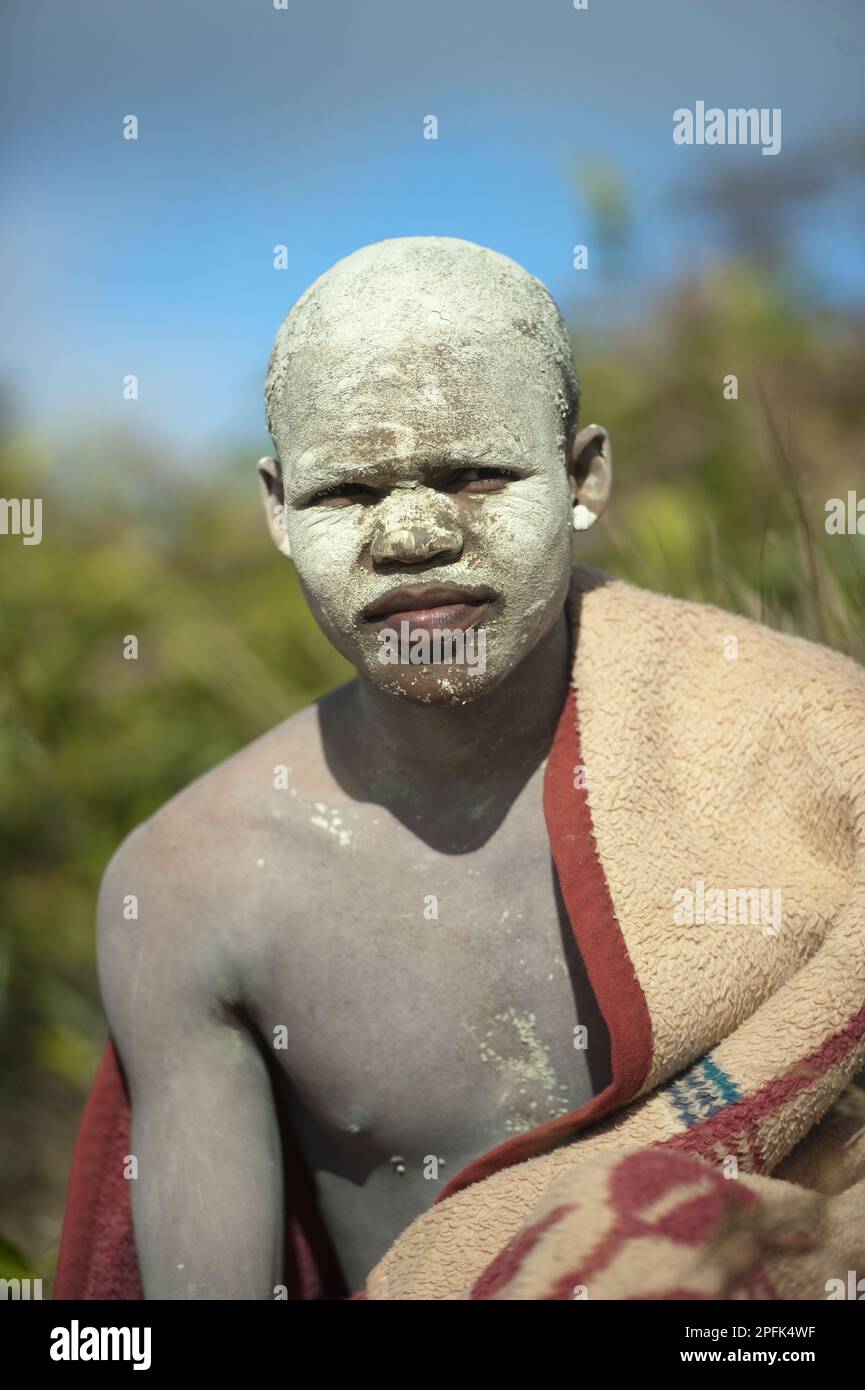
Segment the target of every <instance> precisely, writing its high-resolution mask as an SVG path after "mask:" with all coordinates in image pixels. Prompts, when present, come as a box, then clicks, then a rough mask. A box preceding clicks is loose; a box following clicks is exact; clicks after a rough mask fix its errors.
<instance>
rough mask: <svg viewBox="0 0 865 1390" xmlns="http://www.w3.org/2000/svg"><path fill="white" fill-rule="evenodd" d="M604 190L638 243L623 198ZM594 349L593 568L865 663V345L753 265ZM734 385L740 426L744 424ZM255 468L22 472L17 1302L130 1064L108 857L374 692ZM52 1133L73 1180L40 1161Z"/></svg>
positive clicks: (7, 936)
mask: <svg viewBox="0 0 865 1390" xmlns="http://www.w3.org/2000/svg"><path fill="white" fill-rule="evenodd" d="M595 187H596V189H597V196H598V198H599V200H600V215H601V216H602V218H606V219H607V220H608V221H610V220H612V221H614V222H615V223H616V226H617V227H624V226H625V225H626V224H627V216H626V209H624V208H623V207H622V205H621V200H620V196H619V192H618V190H617V188H616V187H615V185H614V184H612V183H610V182H606V183H605V182H604V181H603V179H601V178H600V177H599V176H597V175H596V176H595ZM617 235H618V233H617ZM574 341H575V353H576V359H577V362H578V364H579V365H580V369H581V377H582V384H583V402H584V404H583V420H584V421H585V422H586V423H588V421H590V420H596V419H597V420H601V421H602V422H603V423H604V424H605V425H606V426H607V428H608V429H609V430H610V433H611V436H612V440H613V445H614V461H615V471H616V484H617V491H616V497H615V501H614V505H613V506H612V509H611V512H610V515H609V518H608V519H606V518H605V520H604V521H603V522H602V523H601V525H600V526H599V527H597V528H595V530H594V531H593V532H591V533H588V535H587V536H586V537H585V538H584V540H583V542H582V543H583V544H584V546H585V550H584V555H585V560H586V562H587V563H589V564H593V565H597V566H598V567H600V568H602V569H606V570H608V571H609V572H611V573H614V574H617V575H619V576H621V577H624V578H627V579H630V580H632V581H633V582H635V583H637V584H641V585H644V586H647V587H650V588H654V589H658V590H662V591H665V592H668V593H673V594H678V595H681V596H685V597H690V598H695V599H700V600H703V601H707V602H710V603H716V604H718V605H720V606H722V607H726V608H729V609H732V610H735V611H737V612H741V613H744V614H746V615H748V616H751V617H754V618H757V619H761V620H762V621H764V622H766V623H768V624H770V625H771V626H774V627H777V628H781V629H783V630H785V631H788V632H796V633H800V634H802V635H804V636H806V637H810V638H814V639H817V640H823V641H825V642H827V643H829V644H830V645H833V646H835V647H838V648H840V649H842V650H844V651H847V652H848V653H850V654H851V655H853V656H854V657H856V658H857V659H859V660H865V630H863V621H862V611H863V597H865V536H831V537H830V536H828V535H827V534H826V532H825V527H824V520H825V504H826V501H827V500H828V499H829V498H831V497H845V496H846V493H847V490H848V489H851V488H857V487H858V490H859V494H860V495H863V494H865V469H863V465H862V459H863V433H865V402H863V395H862V389H861V388H862V381H863V377H865V323H863V320H862V318H861V317H858V316H856V315H853V314H851V313H846V314H845V313H841V312H829V311H827V310H825V309H816V308H815V307H814V306H813V305H810V304H808V303H806V302H804V299H803V298H802V297H799V298H797V295H796V292H795V290H794V289H792V288H791V286H790V284H789V283H780V282H779V281H778V280H777V278H775V277H773V276H772V275H771V274H770V273H768V272H767V271H766V270H765V268H761V269H760V270H757V269H756V268H755V264H749V263H748V261H747V260H746V259H738V260H731V261H728V262H726V263H725V264H723V265H719V266H716V267H715V268H714V269H712V270H711V272H710V273H708V274H705V275H703V276H701V278H699V279H697V280H694V281H693V282H691V283H686V284H685V283H683V284H679V285H678V286H677V287H675V288H674V289H673V290H672V291H671V292H670V293H669V294H667V295H665V296H664V297H663V298H662V299H661V300H660V302H656V303H654V304H653V305H652V306H651V309H650V311H648V312H646V313H644V314H643V315H642V316H641V318H640V321H639V322H636V323H633V322H632V323H630V324H628V325H627V326H626V327H623V326H621V324H619V325H617V326H616V327H615V328H614V329H613V330H611V331H610V332H609V334H608V335H607V336H606V337H603V336H602V337H599V336H598V334H597V331H595V332H594V333H593V335H592V337H591V338H585V339H584V338H583V337H581V335H580V333H579V332H575V339H574ZM731 373H732V374H735V375H736V376H737V378H738V392H739V394H738V400H727V399H725V398H724V393H723V380H724V378H725V376H727V375H728V374H731ZM106 460H110V468H109V467H108V466H107V464H106ZM253 463H254V458H252V457H250V460H249V467H248V469H247V468H244V469H243V471H241V470H240V468H239V467H238V466H237V464H236V463H235V462H234V461H232V460H225V461H224V463H222V464H218V463H214V464H212V466H211V470H210V471H209V472H208V473H207V475H206V476H191V475H189V474H188V473H187V474H184V475H183V476H178V475H176V474H174V473H173V472H172V471H171V470H170V469H168V468H166V467H165V466H164V464H162V463H161V462H160V460H159V459H157V458H153V457H150V456H149V455H148V452H147V450H146V449H145V448H144V447H143V446H142V445H141V443H140V441H135V440H133V439H128V438H125V439H124V438H119V437H112V438H106V437H104V436H103V437H97V438H94V439H93V440H92V441H90V442H89V443H88V444H87V446H86V447H85V446H83V445H79V446H67V448H66V451H65V453H64V454H63V455H62V456H61V454H60V453H58V452H56V451H53V450H52V449H51V448H49V447H48V446H47V445H46V443H45V442H44V441H41V440H39V439H37V438H35V437H29V436H26V435H18V436H15V437H12V438H9V439H8V440H7V441H6V443H5V446H4V447H3V451H2V474H0V494H2V495H3V496H5V497H10V496H26V497H33V496H41V497H42V498H43V499H44V513H43V527H44V534H43V542H42V544H41V545H39V546H30V547H26V546H23V545H22V544H21V542H20V541H19V540H17V539H14V538H12V537H4V538H3V539H2V541H0V589H2V603H0V624H2V626H0V653H2V671H3V676H2V684H0V768H2V775H0V824H2V826H3V837H2V875H0V895H2V897H0V924H2V926H0V1030H2V1046H3V1055H4V1059H5V1065H4V1067H3V1072H2V1076H0V1115H2V1117H3V1118H4V1119H5V1120H6V1121H7V1123H6V1124H5V1126H4V1127H3V1138H2V1139H0V1165H2V1168H3V1170H4V1173H5V1177H4V1182H3V1194H4V1195H3V1202H2V1206H0V1230H2V1231H3V1232H4V1234H5V1235H6V1236H7V1237H8V1238H9V1241H11V1242H13V1244H9V1243H4V1244H0V1275H2V1274H4V1273H6V1274H8V1275H9V1276H10V1277H12V1276H14V1275H15V1274H16V1273H18V1274H21V1273H22V1272H29V1273H31V1274H32V1273H42V1272H43V1271H44V1269H45V1264H46V1260H47V1261H48V1264H49V1265H50V1262H51V1258H52V1256H51V1251H50V1250H49V1251H48V1254H47V1255H46V1253H45V1252H46V1249H47V1248H48V1246H49V1245H50V1243H51V1242H50V1240H49V1239H48V1237H47V1236H46V1235H45V1234H44V1232H45V1231H46V1230H48V1229H49V1228H50V1229H51V1230H52V1231H53V1232H54V1233H55V1234H54V1239H56V1228H57V1218H58V1215H59V1211H58V1208H59V1206H60V1205H62V1196H63V1191H64V1187H65V1179H66V1169H65V1166H64V1165H65V1164H67V1163H68V1135H69V1133H70V1131H71V1128H72V1120H71V1119H70V1115H72V1116H74V1117H75V1118H77V1114H78V1112H79V1110H80V1105H81V1101H82V1098H83V1095H84V1093H85V1091H86V1088H87V1086H88V1084H89V1081H90V1078H91V1077H92V1074H93V1071H94V1068H95V1065H96V1061H97V1058H98V1055H99V1052H100V1049H101V1047H102V1044H103V1041H104V1037H105V1024H104V1021H103V1017H102V1013H101V1010H100V1006H99V998H98V988H97V982H96V976H95V966H94V940H93V910H94V902H95V897H96V890H97V885H98V882H99V878H100V875H101V873H102V870H103V868H104V866H105V864H106V862H107V860H108V858H109V857H110V855H111V854H112V852H113V851H114V849H115V848H116V846H117V844H118V843H119V841H120V840H121V839H122V837H123V836H124V835H125V834H126V833H127V832H128V831H129V830H130V829H131V827H133V826H134V825H135V824H137V823H138V822H139V821H141V820H142V819H143V818H144V817H146V816H148V815H150V814H151V813H152V812H153V811H154V810H155V809H156V808H157V807H158V806H159V805H160V804H161V803H162V802H164V801H165V800H166V799H167V798H168V797H170V796H171V795H173V794H174V793H175V792H176V791H178V790H179V789H180V788H181V787H183V786H184V785H185V784H186V783H188V782H189V781H190V780H191V779H192V778H194V777H196V776H198V775H199V774H201V773H203V772H204V771H205V770H206V769H208V768H209V767H211V766H212V765H213V764H214V763H215V762H217V761H218V760H219V759H222V758H224V757H226V756H227V755H229V754H231V753H232V752H233V751H234V750H236V749H237V748H239V747H240V746H241V745H243V744H244V743H246V742H248V741H249V740H250V739H252V738H255V737H256V736H257V735H258V734H260V733H261V732H262V731H264V730H265V729H267V728H268V727H270V726H271V725H272V724H274V723H275V722H277V721H279V720H281V719H283V718H285V717H286V716H287V715H289V714H291V713H293V712H294V711H295V710H297V709H299V708H300V707H302V706H303V705H305V704H307V703H309V702H310V701H311V700H314V699H316V698H317V697H318V696H319V695H320V694H322V693H323V692H325V691H326V690H328V689H329V688H331V687H333V686H334V685H335V684H337V683H339V682H341V681H342V680H344V679H346V678H348V676H349V675H350V674H351V672H350V669H349V668H348V667H347V666H346V665H345V663H344V662H343V661H342V659H341V658H339V657H338V656H337V655H336V654H335V653H334V652H333V650H332V649H331V648H330V647H329V645H328V644H327V642H326V641H325V639H324V638H323V637H322V636H321V634H320V633H319V632H318V630H317V628H316V626H315V624H314V622H313V620H312V618H311V617H310V615H309V613H308V611H307V609H306V606H305V603H304V601H303V598H302V595H301V593H300V591H299V587H298V584H297V581H296V579H295V577H294V573H293V570H292V567H291V565H290V564H287V563H286V562H285V561H284V560H282V559H281V558H280V557H279V556H277V554H276V552H275V551H273V550H272V548H270V546H269V542H268V541H267V539H266V536H265V530H264V524H263V519H262V518H261V517H260V512H259V505H258V501H257V497H256V492H255V479H254V470H253ZM128 634H134V635H136V636H137V637H138V640H139V656H138V659H137V660H135V661H127V660H124V657H123V638H124V637H125V636H126V635H128ZM12 1116H14V1117H15V1118H14V1121H12V1120H11V1118H10V1117H12ZM52 1126H54V1129H55V1130H57V1131H59V1132H60V1133H61V1137H60V1138H58V1139H57V1142H56V1145H55V1149H56V1152H57V1154H58V1155H59V1157H58V1159H57V1164H59V1166H60V1167H61V1170H62V1171H61V1172H60V1173H59V1174H58V1173H57V1172H56V1171H53V1172H51V1171H46V1165H45V1163H42V1162H41V1160H40V1155H41V1154H42V1152H43V1150H44V1148H45V1132H46V1129H47V1130H48V1131H50V1132H51V1133H53V1132H54V1130H52ZM56 1166H57V1165H56V1164H55V1167H56ZM48 1167H49V1168H50V1165H48ZM46 1194H47V1195H46ZM46 1202H47V1203H48V1204H49V1206H51V1207H52V1210H51V1212H50V1220H47V1221H45V1220H43V1221H42V1224H41V1225H40V1222H39V1220H38V1219H37V1216H36V1215H34V1213H38V1210H39V1208H40V1203H41V1204H42V1206H43V1207H44V1205H45V1203H46ZM25 1242H26V1243H29V1245H30V1246H31V1247H32V1248H34V1249H38V1251H39V1254H40V1260H39V1261H38V1263H37V1264H32V1263H31V1262H30V1261H29V1260H28V1259H27V1257H25V1256H24V1255H22V1254H21V1253H20V1251H19V1250H16V1248H15V1247H16V1246H19V1247H20V1246H23V1245H24V1244H25ZM40 1242H41V1244H40ZM25 1267H26V1269H25Z"/></svg>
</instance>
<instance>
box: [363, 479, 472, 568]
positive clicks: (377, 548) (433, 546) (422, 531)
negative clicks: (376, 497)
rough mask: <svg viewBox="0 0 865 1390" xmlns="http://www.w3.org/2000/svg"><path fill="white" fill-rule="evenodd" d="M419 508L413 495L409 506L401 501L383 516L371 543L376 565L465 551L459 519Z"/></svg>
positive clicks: (411, 562)
mask: <svg viewBox="0 0 865 1390" xmlns="http://www.w3.org/2000/svg"><path fill="white" fill-rule="evenodd" d="M420 510H421V509H420V508H419V507H418V505H417V498H416V496H413V497H412V499H411V503H410V504H409V505H408V506H405V505H399V504H398V505H396V506H394V507H392V508H390V509H389V511H388V512H387V513H386V514H385V516H383V517H382V519H381V522H380V524H379V527H378V529H377V531H376V533H375V535H374V536H373V539H372V543H371V546H370V551H371V554H372V559H373V562H374V563H375V564H379V565H387V564H403V565H417V564H421V563H423V562H424V561H427V560H432V559H434V558H436V557H444V558H446V559H454V558H456V557H457V556H459V555H461V554H462V549H463V536H462V530H461V528H460V527H459V526H458V525H457V522H456V519H455V518H453V517H451V516H448V515H442V514H441V512H439V514H438V515H429V516H423V515H419V514H418V513H419V512H420Z"/></svg>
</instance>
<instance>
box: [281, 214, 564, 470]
mask: <svg viewBox="0 0 865 1390" xmlns="http://www.w3.org/2000/svg"><path fill="white" fill-rule="evenodd" d="M407 335H410V337H411V341H412V343H413V344H415V345H416V346H417V348H418V350H419V352H420V350H421V349H422V348H423V347H425V346H427V345H430V346H431V345H437V347H438V355H439V357H440V358H443V357H444V356H445V355H446V356H447V361H448V364H449V366H450V368H451V370H452V371H453V372H454V373H460V372H463V371H464V372H470V373H476V372H477V371H478V370H480V369H482V370H484V371H485V372H488V373H490V374H495V368H496V364H497V363H499V362H501V361H502V359H503V358H505V357H507V358H508V360H509V364H510V370H513V369H516V370H517V371H518V372H519V374H520V376H521V379H522V380H523V382H524V385H525V389H526V390H527V391H529V392H531V393H532V394H536V395H538V396H539V397H540V398H542V399H544V400H545V401H546V402H547V403H548V404H549V406H550V407H551V408H552V411H553V418H554V419H555V420H556V422H557V442H558V444H559V447H560V448H563V447H564V445H565V443H566V440H567V438H568V435H569V433H570V432H571V431H572V430H573V428H574V426H575V425H576V420H577V414H578V409H579V387H578V384H577V377H576V373H575V371H574V364H573V359H572V357H571V349H570V344H569V342H568V335H567V331H566V329H565V325H564V322H563V320H562V316H561V314H560V313H559V310H558V309H557V307H556V305H555V303H554V302H553V300H552V298H551V296H550V294H549V292H548V291H547V289H546V288H545V287H544V286H543V285H542V284H541V282H540V280H537V279H536V278H535V277H534V276H533V275H530V274H529V272H528V271H527V270H524V269H523V267H522V266H520V265H517V263H516V261H512V260H510V259H509V258H508V257H507V256H502V255H500V254H499V253H498V252H497V251H490V250H488V249H487V248H486V247H484V246H476V245H475V244H474V243H473V242H470V241H460V240H458V239H456V238H455V237H398V238H394V239H393V240H390V241H379V242H376V243H375V244H374V245H372V246H364V247H362V248H361V249H360V250H359V251H355V252H354V253H353V254H352V255H350V256H346V257H345V259H344V260H341V261H337V263H336V265H334V266H332V267H331V269H330V270H328V271H326V272H325V274H324V275H322V276H320V278H319V279H318V280H316V281H315V283H314V284H313V285H311V286H310V288H309V289H308V290H307V291H306V293H305V294H303V295H302V296H301V298H300V299H299V300H298V301H297V303H296V304H295V305H294V307H293V308H292V309H291V311H290V313H289V314H288V316H287V318H286V319H285V321H284V323H283V324H282V327H281V328H280V330H279V332H278V333H277V335H276V341H275V343H274V346H273V351H272V353H271V358H270V366H269V370H268V374H267V384H266V387H265V401H266V407H267V421H268V429H269V430H270V433H271V435H272V436H273V438H274V441H275V442H277V444H278V447H280V448H283V447H284V443H283V441H284V439H285V438H286V437H287V436H288V435H289V434H290V430H291V422H292V414H293V412H295V411H300V412H301V414H302V413H303V410H304V407H305V406H306V405H309V404H313V405H314V408H319V407H320V405H321V402H322V393H321V392H320V390H319V391H315V390H314V383H315V382H316V379H318V385H319V388H320V387H321V384H322V376H323V374H324V373H326V374H327V376H326V380H327V392H326V398H329V401H330V403H332V404H333V405H335V406H336V407H337V408H339V404H340V402H342V401H346V400H349V399H350V400H351V401H352V402H353V403H354V404H356V403H357V390H358V387H359V385H360V384H361V382H362V381H363V380H364V379H368V378H369V377H370V376H372V377H374V378H377V379H378V380H379V382H381V380H382V359H383V357H384V356H386V355H391V354H394V353H397V352H400V349H401V348H403V346H404V343H405V339H406V337H407ZM335 363H339V366H340V372H339V376H338V377H336V378H334V376H333V370H334V364H335ZM405 365H406V372H405V374H404V375H403V376H402V377H400V376H398V375H397V374H396V373H394V372H393V369H392V367H391V368H389V369H387V371H386V373H385V376H387V375H389V376H390V381H391V383H392V388H393V390H394V392H395V393H397V392H398V393H400V394H404V393H405V392H406V390H407V389H410V390H413V391H414V392H415V394H416V396H417V400H418V404H419V405H420V406H421V408H422V407H423V404H424V402H425V401H427V400H428V399H429V398H430V397H432V399H434V398H435V395H436V386H435V384H434V383H433V382H432V381H431V380H430V379H429V377H427V378H426V379H425V378H424V377H423V376H421V378H420V379H417V378H416V377H415V375H414V374H413V373H411V355H409V359H408V360H407V361H406V364H405ZM311 387H312V389H313V400H312V401H310V394H309V393H310V389H311Z"/></svg>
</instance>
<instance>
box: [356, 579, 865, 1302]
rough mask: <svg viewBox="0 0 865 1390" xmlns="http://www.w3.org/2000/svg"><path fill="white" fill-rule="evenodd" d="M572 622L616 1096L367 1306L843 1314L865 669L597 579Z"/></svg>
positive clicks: (589, 933) (410, 1261) (568, 732)
mask: <svg viewBox="0 0 865 1390" xmlns="http://www.w3.org/2000/svg"><path fill="white" fill-rule="evenodd" d="M571 611H572V613H573V615H574V621H575V624H576V627H577V631H576V633H575V651H576V657H575V661H574V667H573V694H574V699H573V701H572V702H570V704H569V706H568V707H567V708H566V711H565V714H564V715H563V721H562V725H561V726H560V730H559V733H558V734H557V737H556V742H555V745H554V748H553V750H552V752H551V755H550V758H549V760H548V767H547V786H546V793H545V805H546V811H547V820H548V826H549V830H550V840H551V846H552V848H553V853H554V858H555V862H556V868H557V872H558V876H559V881H560V885H561V888H562V893H563V897H564V899H565V903H566V906H567V908H568V914H569V917H570V919H571V924H572V926H573V929H574V933H575V936H576V939H577V942H578V944H579V946H580V948H581V951H582V954H583V958H584V961H585V964H586V969H587V972H588V975H589V979H590V980H591V983H592V987H593V989H594V991H595V994H596V996H597V998H598V1002H599V1005H600V1008H601V1011H602V1013H603V1015H604V1018H605V1021H606V1023H607V1025H608V1028H609V1031H610V1041H611V1053H612V1069H613V1079H612V1082H611V1084H610V1086H609V1087H608V1088H607V1090H606V1091H605V1092H603V1093H602V1094H601V1095H600V1096H598V1097H595V1098H594V1099H593V1100H592V1101H591V1102H589V1104H588V1105H587V1106H585V1107H583V1109H582V1110H580V1111H576V1112H574V1113H573V1114H571V1115H567V1116H563V1117H560V1118H559V1119H557V1120H556V1121H554V1122H550V1124H548V1125H544V1126H542V1127H540V1129H538V1130H536V1131H532V1132H531V1134H529V1135H521V1136H518V1137H517V1138H516V1139H513V1140H509V1141H508V1142H507V1143H506V1144H503V1145H501V1146H499V1148H498V1149H496V1150H494V1151H493V1152H492V1153H491V1154H489V1155H484V1156H483V1158H482V1159H480V1160H478V1161H477V1162H476V1163H474V1164H470V1165H469V1167H468V1168H467V1169H465V1170H463V1172H462V1173H461V1174H458V1175H457V1176H456V1178H455V1179H453V1180H452V1181H451V1182H450V1183H449V1184H448V1187H447V1188H446V1189H445V1191H444V1192H443V1193H442V1194H441V1197H440V1199H439V1200H438V1202H437V1203H436V1204H435V1205H434V1206H433V1207H432V1208H431V1210H429V1211H428V1212H426V1213H425V1214H423V1215H422V1216H421V1217H419V1218H418V1219H417V1220H416V1221H415V1222H414V1223H413V1224H412V1225H411V1226H410V1227H409V1228H408V1229H407V1230H406V1231H405V1232H404V1233H403V1234H402V1235H401V1236H400V1237H399V1239H398V1240H397V1241H396V1242H395V1243H394V1245H393V1246H392V1247H391V1249H390V1250H389V1251H388V1253H387V1254H386V1255H385V1256H384V1258H383V1259H382V1260H381V1261H380V1262H379V1264H378V1265H377V1266H376V1268H375V1269H374V1270H373V1272H372V1274H371V1275H370V1277H369V1279H368V1281H367V1284H366V1288H365V1290H364V1291H363V1294H362V1295H361V1296H363V1297H366V1298H368V1299H465V1298H472V1297H474V1298H485V1297H494V1298H510V1297H513V1298H544V1299H546V1298H561V1297H569V1298H570V1297H575V1296H576V1297H581V1296H588V1297H601V1298H603V1297H607V1298H652V1297H668V1298H675V1297H683V1298H689V1297H710V1298H728V1297H730V1298H749V1297H769V1298H773V1297H782V1298H783V1297H793V1298H826V1297H827V1296H828V1294H827V1291H826V1281H827V1280H828V1279H830V1278H836V1277H837V1278H841V1279H846V1278H847V1275H848V1271H849V1270H856V1269H857V1268H858V1271H859V1274H860V1275H863V1276H865V1143H863V1141H862V1136H861V1135H859V1138H858V1139H857V1138H855V1137H854V1136H855V1135H856V1132H857V1129H856V1126H857V1125H858V1127H859V1128H861V1127H862V1125H863V1123H865V1121H863V1118H862V1095H861V1092H860V1091H859V1090H858V1089H857V1088H856V1086H855V1085H854V1084H853V1080H854V1078H855V1076H856V1073H858V1072H861V1070H862V1068H863V1066H865V672H863V671H862V669H861V668H860V667H859V666H857V665H856V664H855V663H854V662H852V661H850V660H849V659H847V658H846V657H843V656H840V655H838V654H837V653H834V652H831V651H828V650H826V649H824V648H822V647H819V646H816V645H814V644H812V643H809V642H806V641H803V640H801V639H798V638H793V637H788V636H785V635H781V634H778V633H775V632H772V631H769V630H767V629H766V628H764V627H761V626H759V625H758V624H756V623H753V622H750V621H748V620H746V619H744V618H739V617H734V616H732V615H730V614H728V613H726V612H722V611H720V610H718V609H715V608H711V607H708V606H705V605H701V604H696V603H690V602H684V601H680V600H675V599H671V598H667V597H663V596H659V595H657V594H654V593H649V592H647V591H644V590H640V589H636V588H633V587H631V586H629V585H626V584H624V583H621V582H618V581H611V580H608V579H606V577H604V576H601V575H598V574H595V573H593V572H591V571H588V570H584V569H577V570H575V572H574V580H573V586H572V594H571ZM578 769H579V770H580V771H579V773H578ZM572 770H573V773H574V775H573V776H572V775H571V772H572ZM689 913H690V920H689ZM589 1045H591V1040H590V1043H589ZM851 1116H852V1118H851ZM857 1116H858V1119H857ZM821 1121H822V1124H821ZM851 1126H852V1132H851ZM583 1285H585V1286H586V1290H585V1294H581V1293H579V1292H578V1293H577V1294H575V1293H574V1289H575V1288H579V1287H580V1286H583Z"/></svg>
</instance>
